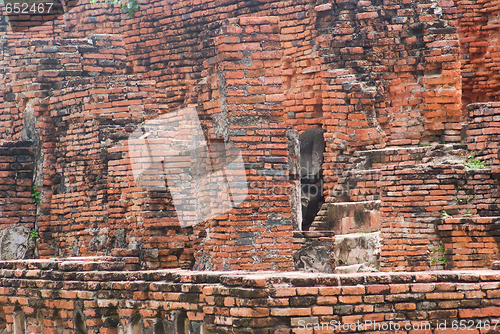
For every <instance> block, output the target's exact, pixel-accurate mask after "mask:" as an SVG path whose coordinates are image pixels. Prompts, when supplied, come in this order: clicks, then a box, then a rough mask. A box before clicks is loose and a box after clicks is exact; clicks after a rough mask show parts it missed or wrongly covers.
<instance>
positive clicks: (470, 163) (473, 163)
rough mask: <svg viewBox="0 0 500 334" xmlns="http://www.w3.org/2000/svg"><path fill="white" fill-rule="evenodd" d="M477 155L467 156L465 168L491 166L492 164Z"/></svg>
mask: <svg viewBox="0 0 500 334" xmlns="http://www.w3.org/2000/svg"><path fill="white" fill-rule="evenodd" d="M475 157H476V156H475V155H474V154H472V155H470V156H469V157H468V158H467V160H466V161H465V170H472V169H485V168H490V166H489V165H487V164H486V163H485V162H484V161H481V159H479V158H475Z"/></svg>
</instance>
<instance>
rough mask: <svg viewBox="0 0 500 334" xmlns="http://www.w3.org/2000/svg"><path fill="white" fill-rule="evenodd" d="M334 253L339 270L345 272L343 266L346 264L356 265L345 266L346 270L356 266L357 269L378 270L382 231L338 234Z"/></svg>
mask: <svg viewBox="0 0 500 334" xmlns="http://www.w3.org/2000/svg"><path fill="white" fill-rule="evenodd" d="M333 255H334V259H335V267H336V268H339V269H338V270H337V272H343V271H342V270H343V269H342V267H345V266H355V267H351V268H344V269H346V270H353V268H356V271H363V270H364V271H373V270H377V269H378V266H379V257H380V232H372V233H355V234H345V235H337V236H336V237H335V244H334V247H333ZM361 265H364V266H361ZM362 267H364V268H362ZM368 268H371V269H368ZM351 272H352V271H351Z"/></svg>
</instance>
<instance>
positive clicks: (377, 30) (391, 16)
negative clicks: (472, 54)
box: [315, 1, 462, 201]
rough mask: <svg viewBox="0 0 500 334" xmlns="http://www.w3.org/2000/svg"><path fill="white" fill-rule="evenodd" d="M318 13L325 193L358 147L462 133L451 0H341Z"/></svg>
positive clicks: (448, 138) (456, 137)
mask: <svg viewBox="0 0 500 334" xmlns="http://www.w3.org/2000/svg"><path fill="white" fill-rule="evenodd" d="M317 15H318V18H317V24H316V33H317V37H316V38H315V42H316V44H315V50H317V54H318V56H319V57H320V58H321V61H320V63H321V72H322V77H323V80H324V82H323V85H324V86H323V87H324V88H323V100H322V101H323V102H322V103H323V110H324V113H323V117H324V118H325V120H324V123H323V124H324V127H325V128H326V130H327V131H326V134H325V138H326V140H327V151H326V153H325V163H324V175H325V184H326V193H325V195H326V196H328V197H327V198H326V201H335V200H336V199H335V196H334V195H331V194H330V193H331V192H332V190H335V187H336V186H337V182H338V181H337V180H338V178H339V173H338V170H341V171H342V170H346V169H347V166H346V162H347V161H348V157H349V156H350V155H351V154H352V153H353V152H354V151H357V150H363V149H372V148H384V147H386V146H405V145H406V146H409V145H417V144H419V143H428V142H435V141H441V140H442V139H444V140H446V141H447V142H458V141H460V136H459V134H460V128H461V127H460V125H459V121H460V116H461V113H462V112H461V108H462V107H461V99H460V96H461V80H460V70H459V68H460V63H459V59H458V36H457V35H456V28H455V27H454V26H453V20H454V19H455V15H456V8H454V4H453V3H452V2H440V3H431V2H415V3H413V2H408V3H403V2H397V1H396V2H394V1H391V2H383V3H382V2H381V1H380V2H379V1H376V2H374V1H370V2H359V3H358V4H357V5H356V4H352V3H350V2H347V1H337V2H335V3H332V4H325V5H323V6H319V8H318V14H317ZM437 91H439V92H440V94H439V95H438V94H437V93H436V92H437ZM370 181H373V180H370Z"/></svg>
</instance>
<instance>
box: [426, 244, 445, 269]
mask: <svg viewBox="0 0 500 334" xmlns="http://www.w3.org/2000/svg"><path fill="white" fill-rule="evenodd" d="M444 252H445V249H444V245H441V246H440V247H439V248H436V249H433V250H432V254H436V253H437V254H436V255H437V256H439V257H438V258H435V257H433V258H432V259H430V260H429V262H430V263H431V264H440V265H442V266H444V265H446V258H445V257H444Z"/></svg>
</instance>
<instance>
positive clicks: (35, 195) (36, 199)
mask: <svg viewBox="0 0 500 334" xmlns="http://www.w3.org/2000/svg"><path fill="white" fill-rule="evenodd" d="M31 198H32V199H33V203H34V204H35V205H36V206H39V205H40V203H41V202H42V192H41V191H39V190H38V189H37V188H36V186H33V187H31Z"/></svg>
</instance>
